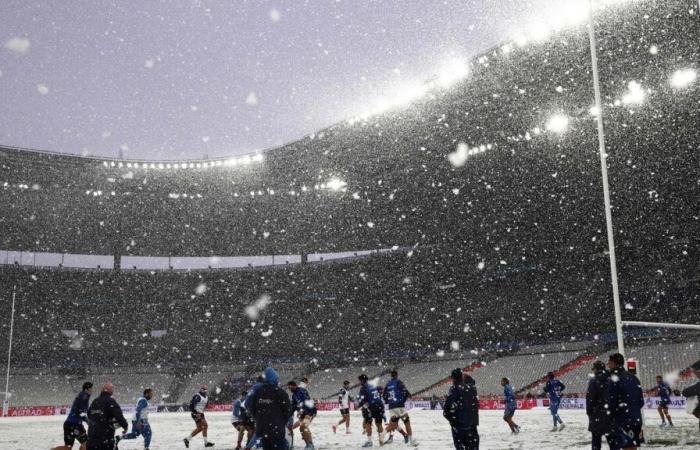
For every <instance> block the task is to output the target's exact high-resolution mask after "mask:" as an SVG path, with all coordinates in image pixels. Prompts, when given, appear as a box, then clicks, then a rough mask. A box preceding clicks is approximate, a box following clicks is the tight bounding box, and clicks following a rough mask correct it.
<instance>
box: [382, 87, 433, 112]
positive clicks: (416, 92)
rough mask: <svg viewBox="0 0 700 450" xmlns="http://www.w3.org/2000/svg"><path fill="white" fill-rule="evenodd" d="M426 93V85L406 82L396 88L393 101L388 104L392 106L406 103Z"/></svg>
mask: <svg viewBox="0 0 700 450" xmlns="http://www.w3.org/2000/svg"><path fill="white" fill-rule="evenodd" d="M425 93H426V87H425V86H421V85H419V84H407V85H405V86H402V87H400V88H399V89H398V91H397V93H396V96H395V97H394V101H393V102H391V103H392V104H390V106H391V107H393V106H403V105H408V104H409V103H411V102H412V101H414V100H417V99H419V98H421V97H422V96H423V95H425Z"/></svg>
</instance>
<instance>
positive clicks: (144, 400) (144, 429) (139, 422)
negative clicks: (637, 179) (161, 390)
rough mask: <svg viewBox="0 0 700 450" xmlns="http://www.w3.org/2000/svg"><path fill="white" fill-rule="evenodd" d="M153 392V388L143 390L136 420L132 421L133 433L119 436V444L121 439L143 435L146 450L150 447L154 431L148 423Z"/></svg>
mask: <svg viewBox="0 0 700 450" xmlns="http://www.w3.org/2000/svg"><path fill="white" fill-rule="evenodd" d="M153 394H154V392H153V389H150V388H149V389H145V390H144V391H143V397H141V398H140V399H139V401H138V402H137V403H136V415H135V416H134V420H132V421H131V424H132V427H131V433H127V434H124V435H122V436H117V439H116V440H117V444H119V441H121V440H129V439H136V438H137V437H139V436H143V446H144V450H148V449H149V447H150V446H151V438H152V437H153V433H152V432H151V425H150V424H149V423H148V407H149V406H150V403H149V402H150V401H151V399H152V398H153Z"/></svg>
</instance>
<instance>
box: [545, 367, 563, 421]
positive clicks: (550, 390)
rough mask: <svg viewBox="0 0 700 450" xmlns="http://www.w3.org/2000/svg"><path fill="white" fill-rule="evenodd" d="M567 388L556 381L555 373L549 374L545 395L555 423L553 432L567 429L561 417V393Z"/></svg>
mask: <svg viewBox="0 0 700 450" xmlns="http://www.w3.org/2000/svg"><path fill="white" fill-rule="evenodd" d="M565 388H566V386H564V384H563V383H562V382H561V381H559V380H557V379H556V377H555V376H554V372H549V373H548V374H547V384H545V386H544V393H545V394H547V396H548V397H549V412H550V413H551V414H552V421H553V422H554V427H553V428H552V431H561V430H563V429H564V428H565V427H566V425H565V424H564V421H563V420H561V417H559V404H560V403H561V393H562V392H564V389H565ZM557 424H559V427H557Z"/></svg>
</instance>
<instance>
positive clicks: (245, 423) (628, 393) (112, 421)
mask: <svg viewBox="0 0 700 450" xmlns="http://www.w3.org/2000/svg"><path fill="white" fill-rule="evenodd" d="M692 369H693V371H694V372H695V374H696V376H697V377H698V378H700V361H699V362H698V363H696V364H695V365H693V367H692ZM451 379H452V385H451V387H450V389H449V392H448V395H447V398H446V399H445V402H444V406H443V415H444V417H445V418H446V419H447V420H448V422H449V424H450V428H451V430H452V437H453V441H454V446H455V449H457V450H478V448H479V433H478V425H479V399H478V395H477V389H476V383H475V381H474V379H473V378H472V377H471V376H469V375H468V374H466V373H463V372H462V369H455V370H453V371H452V373H451ZM656 383H657V385H656V388H655V391H656V394H657V395H658V396H659V398H660V402H659V406H658V408H657V410H658V413H659V415H660V417H661V426H662V427H673V421H672V419H671V415H670V414H669V405H670V403H671V394H672V391H671V387H670V386H669V384H668V383H666V382H664V380H663V378H662V377H661V376H657V377H656ZM358 385H359V394H358V396H357V398H356V399H353V398H352V396H351V394H350V389H351V384H350V381H347V380H346V381H344V382H343V386H342V388H341V389H340V391H339V392H338V403H339V406H340V414H341V419H340V420H339V421H338V422H337V423H334V424H333V425H332V429H333V433H337V432H338V431H339V427H341V426H343V425H345V434H351V432H350V409H351V402H353V400H355V405H356V407H357V408H358V409H359V410H360V411H361V414H362V429H363V434H364V435H365V436H366V439H365V442H364V444H363V445H362V447H363V448H364V447H372V446H373V445H374V444H373V441H372V434H373V432H374V430H376V432H377V441H378V444H379V445H380V446H383V445H386V444H389V443H392V442H393V438H394V433H395V432H396V433H399V434H400V435H401V436H402V437H403V440H404V443H405V444H407V445H409V446H412V447H416V446H418V443H417V442H416V440H415V439H414V438H413V430H412V427H411V421H410V418H409V415H408V413H407V411H406V402H407V401H408V400H409V399H410V398H411V393H410V392H409V391H408V389H407V388H406V386H405V384H404V383H403V382H402V381H401V380H400V379H399V377H398V372H397V371H396V370H392V371H391V378H390V380H389V381H388V382H387V384H386V386H384V387H382V386H378V385H377V384H376V383H373V382H371V381H370V380H369V378H368V377H367V375H365V374H362V375H360V376H359V377H358ZM308 386H309V380H308V379H306V378H302V379H301V381H300V382H298V383H297V382H296V381H294V380H292V381H289V382H288V383H287V385H286V387H287V391H288V392H287V391H285V390H284V389H283V388H282V387H281V386H280V385H279V376H278V375H277V372H276V371H275V370H274V369H272V368H269V367H268V368H267V369H265V371H264V372H263V375H262V376H260V377H259V378H258V380H257V382H256V383H255V384H254V385H253V386H251V388H250V389H249V390H248V391H243V392H241V394H240V396H239V397H238V398H236V399H235V400H234V402H233V405H232V418H231V422H232V425H233V427H234V429H235V430H236V431H237V432H238V437H237V443H236V447H235V450H243V449H246V450H250V449H254V448H262V449H263V450H268V449H269V450H289V449H292V448H294V430H295V429H297V428H298V429H299V433H300V435H301V439H302V441H303V443H304V447H303V449H304V450H315V447H314V443H313V436H312V432H311V425H312V423H313V421H314V419H315V417H316V415H317V409H316V403H315V401H314V400H313V399H312V397H311V395H310V394H309V390H308ZM501 386H502V387H503V397H504V400H505V411H504V414H503V420H504V421H505V422H506V423H507V424H508V427H509V428H510V431H511V433H513V434H518V433H520V431H521V428H520V426H519V425H518V424H516V423H515V421H514V416H515V413H516V411H517V409H518V402H517V399H516V395H515V390H514V388H513V386H512V385H511V383H510V380H509V379H508V378H505V377H504V378H502V379H501ZM565 389H566V387H565V386H564V384H563V383H562V382H561V381H559V380H558V379H557V378H556V376H555V374H554V373H552V372H550V373H548V374H547V377H546V382H545V385H544V389H543V393H544V394H545V395H546V396H547V399H548V403H549V411H550V413H551V416H552V423H553V427H552V431H553V432H561V431H562V430H563V429H564V428H565V426H566V425H565V424H564V422H563V420H562V419H561V417H559V406H560V404H561V399H562V393H563V392H564V390H565ZM93 393H94V387H93V384H92V383H90V382H86V383H85V384H84V385H83V388H82V390H81V392H80V393H78V395H77V396H76V398H75V399H74V401H73V404H72V405H71V408H70V411H69V413H68V416H67V418H66V420H65V422H64V424H63V435H64V445H62V446H59V447H54V448H53V449H52V450H72V448H73V445H74V444H75V442H76V441H77V442H78V443H79V444H80V450H117V446H118V444H119V443H120V442H122V441H128V440H133V439H136V438H139V437H142V438H143V444H144V448H145V450H149V447H150V445H151V438H152V430H151V426H150V423H149V421H148V412H149V407H150V401H151V400H152V399H153V398H154V395H155V393H154V391H153V389H150V388H149V389H145V390H144V391H143V396H142V397H141V398H139V400H138V402H137V404H136V409H135V414H134V417H133V420H132V422H131V431H130V432H129V424H128V422H127V421H126V419H125V418H124V415H123V414H122V410H121V408H120V406H119V404H118V403H117V402H116V400H115V399H114V398H113V397H112V394H113V393H114V386H113V385H112V384H111V383H106V384H104V385H103V386H102V389H101V392H100V394H99V396H98V397H97V398H95V399H94V400H93V401H92V403H91V402H90V397H91V396H92V395H93ZM683 395H684V396H687V397H690V396H697V395H700V383H698V384H696V385H694V386H692V387H690V388H687V389H685V390H684V391H683ZM207 403H208V387H207V385H202V386H201V387H200V389H199V391H198V392H197V393H195V395H194V396H193V397H192V400H191V401H190V404H189V410H190V414H191V417H192V420H193V421H194V423H195V428H194V430H192V432H191V433H190V434H189V435H187V436H186V437H185V438H184V439H183V443H184V446H185V447H186V448H190V445H191V443H192V440H193V439H194V438H195V436H197V435H199V434H201V435H202V438H203V444H204V447H214V443H213V442H210V441H209V440H208V428H209V427H208V423H207V419H206V417H205V410H206V406H207ZM385 405H387V407H388V410H389V414H388V417H389V420H388V421H387V415H386V413H385ZM643 406H644V397H643V391H642V388H641V383H640V381H639V379H638V378H637V377H636V376H635V375H634V374H632V373H630V372H628V371H626V370H625V367H624V358H623V356H622V355H620V354H613V355H611V356H610V358H609V361H608V364H607V367H606V365H605V364H604V363H603V362H602V361H595V362H594V363H593V374H592V377H591V379H590V381H589V384H588V389H587V394H586V414H587V415H588V418H589V431H590V432H591V445H592V449H593V450H600V449H602V441H603V438H605V440H607V442H608V444H609V447H610V449H611V450H623V449H624V450H630V449H636V448H637V447H638V446H640V445H642V444H643V443H644V433H643V430H642V414H641V410H642V408H643ZM693 414H694V415H696V416H697V417H698V418H700V406H698V407H697V408H696V410H695V411H694V412H693ZM85 423H87V424H88V427H87V430H86V428H85V426H84V424H85ZM118 428H121V429H122V430H123V432H122V433H121V434H120V435H117V436H115V430H116V429H118Z"/></svg>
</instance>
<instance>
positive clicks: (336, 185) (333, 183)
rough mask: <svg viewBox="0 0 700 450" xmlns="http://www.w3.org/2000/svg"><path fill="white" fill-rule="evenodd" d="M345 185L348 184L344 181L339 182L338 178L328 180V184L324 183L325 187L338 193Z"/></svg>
mask: <svg viewBox="0 0 700 450" xmlns="http://www.w3.org/2000/svg"><path fill="white" fill-rule="evenodd" d="M347 185H348V184H347V183H346V182H345V181H342V180H339V179H338V178H331V179H330V180H328V183H326V187H327V188H328V189H332V190H334V191H339V190H341V189H343V188H344V187H345V186H347Z"/></svg>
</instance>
